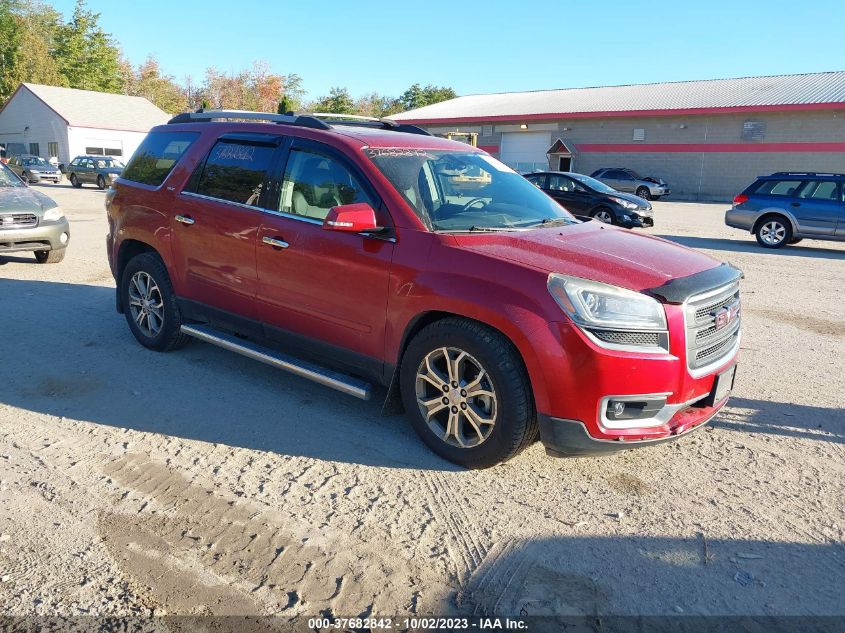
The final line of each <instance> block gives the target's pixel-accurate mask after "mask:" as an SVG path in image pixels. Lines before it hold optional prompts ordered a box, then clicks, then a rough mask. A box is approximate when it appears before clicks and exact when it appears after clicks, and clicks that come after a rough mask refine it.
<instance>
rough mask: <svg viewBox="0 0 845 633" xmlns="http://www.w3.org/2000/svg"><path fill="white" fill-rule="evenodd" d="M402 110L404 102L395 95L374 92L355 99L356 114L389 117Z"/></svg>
mask: <svg viewBox="0 0 845 633" xmlns="http://www.w3.org/2000/svg"><path fill="white" fill-rule="evenodd" d="M401 111H402V104H401V103H399V100H398V99H396V98H394V97H388V96H385V95H380V94H378V93H377V92H373V93H371V94H368V95H364V96H363V97H360V98H358V99H356V100H355V114H361V115H364V116H374V117H377V118H379V119H380V118H383V117H389V116H390V115H391V114H396V113H397V112H401Z"/></svg>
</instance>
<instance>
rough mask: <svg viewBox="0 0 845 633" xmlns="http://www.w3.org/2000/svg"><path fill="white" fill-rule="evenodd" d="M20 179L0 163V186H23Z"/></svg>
mask: <svg viewBox="0 0 845 633" xmlns="http://www.w3.org/2000/svg"><path fill="white" fill-rule="evenodd" d="M23 186H24V184H23V182H21V179H20V178H18V177H17V176H16V175H15V172H13V171H12V170H11V169H9V168H8V167H6V165H5V164H4V163H0V187H23Z"/></svg>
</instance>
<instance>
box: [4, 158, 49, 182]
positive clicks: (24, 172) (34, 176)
mask: <svg viewBox="0 0 845 633" xmlns="http://www.w3.org/2000/svg"><path fill="white" fill-rule="evenodd" d="M8 165H9V169H11V170H12V171H13V172H15V173H16V174H17V175H18V176H20V177H21V178H22V179H23V180H25V181H26V182H42V181H44V182H52V183H53V184H56V183H58V182H60V181H61V179H62V172H60V171H59V170H58V168H56V167H55V166H53V165H51V164H50V163H49V162H47V161H46V160H44V159H43V158H41V157H40V156H32V155H30V154H24V155H23V156H12V157H11V158H10V159H9V162H8Z"/></svg>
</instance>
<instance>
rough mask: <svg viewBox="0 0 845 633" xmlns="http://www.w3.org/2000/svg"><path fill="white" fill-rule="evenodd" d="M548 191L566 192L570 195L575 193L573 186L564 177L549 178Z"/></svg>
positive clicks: (552, 176) (554, 176)
mask: <svg viewBox="0 0 845 633" xmlns="http://www.w3.org/2000/svg"><path fill="white" fill-rule="evenodd" d="M549 189H550V190H552V191H566V192H569V193H571V192H573V191H575V186H574V184H573V182H572V181H571V180H570V179H569V178H567V177H566V176H557V175H551V176H549Z"/></svg>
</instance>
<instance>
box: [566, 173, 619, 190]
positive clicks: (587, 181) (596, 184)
mask: <svg viewBox="0 0 845 633" xmlns="http://www.w3.org/2000/svg"><path fill="white" fill-rule="evenodd" d="M570 176H572V178H573V179H575V180H577V181H578V182H580V183H582V184H584V185H587V186H588V187H589V188H590V189H592V190H593V191H598V192H599V193H619V192H618V191H616V189H614V188H613V187H609V186H608V185H606V184H604V183H603V182H602V181H601V180H596V179H595V178H590V177H589V176H583V175H581V174H570Z"/></svg>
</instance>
